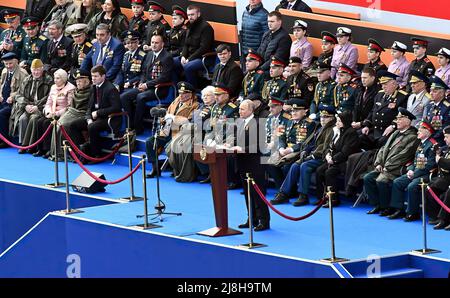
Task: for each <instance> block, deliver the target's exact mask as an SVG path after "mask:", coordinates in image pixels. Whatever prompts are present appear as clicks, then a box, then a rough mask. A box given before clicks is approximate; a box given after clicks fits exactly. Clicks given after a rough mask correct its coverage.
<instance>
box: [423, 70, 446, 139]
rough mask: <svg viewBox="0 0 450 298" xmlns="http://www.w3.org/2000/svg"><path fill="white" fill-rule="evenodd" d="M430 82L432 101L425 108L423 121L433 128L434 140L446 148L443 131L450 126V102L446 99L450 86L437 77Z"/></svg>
mask: <svg viewBox="0 0 450 298" xmlns="http://www.w3.org/2000/svg"><path fill="white" fill-rule="evenodd" d="M430 82H431V87H430V95H431V99H430V102H429V103H428V105H427V106H426V107H425V114H424V117H423V119H424V120H426V121H427V122H429V123H431V125H432V126H433V129H434V131H435V133H434V134H433V138H434V139H435V140H436V141H437V142H438V143H439V145H441V146H445V142H444V135H443V132H442V129H443V128H444V127H446V126H447V125H449V124H450V102H449V101H448V100H447V99H446V98H445V94H446V93H447V92H448V90H449V86H447V84H445V83H444V81H442V80H441V79H440V78H438V77H436V76H431V77H430Z"/></svg>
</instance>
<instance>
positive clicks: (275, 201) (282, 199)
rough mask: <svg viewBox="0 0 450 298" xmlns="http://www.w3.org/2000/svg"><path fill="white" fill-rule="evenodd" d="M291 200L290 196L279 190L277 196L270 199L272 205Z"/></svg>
mask: <svg viewBox="0 0 450 298" xmlns="http://www.w3.org/2000/svg"><path fill="white" fill-rule="evenodd" d="M286 202H289V198H288V197H287V195H286V194H284V193H282V192H279V193H277V194H276V195H275V198H274V199H273V200H270V203H271V204H272V205H279V204H283V203H286Z"/></svg>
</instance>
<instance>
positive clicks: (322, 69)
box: [310, 63, 337, 114]
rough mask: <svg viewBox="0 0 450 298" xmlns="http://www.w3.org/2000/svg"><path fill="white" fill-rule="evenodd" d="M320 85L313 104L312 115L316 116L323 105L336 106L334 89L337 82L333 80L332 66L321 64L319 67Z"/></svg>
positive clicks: (316, 90)
mask: <svg viewBox="0 0 450 298" xmlns="http://www.w3.org/2000/svg"><path fill="white" fill-rule="evenodd" d="M316 70H317V79H318V81H319V82H318V83H317V85H316V88H315V91H314V99H313V101H312V102H311V106H310V113H311V114H316V113H317V112H318V107H319V106H320V105H321V104H324V105H327V106H330V105H332V106H334V99H333V95H334V88H335V87H336V84H337V83H336V81H335V80H333V79H332V78H331V65H329V64H326V63H320V64H318V65H317V68H316Z"/></svg>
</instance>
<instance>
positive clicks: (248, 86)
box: [238, 49, 264, 101]
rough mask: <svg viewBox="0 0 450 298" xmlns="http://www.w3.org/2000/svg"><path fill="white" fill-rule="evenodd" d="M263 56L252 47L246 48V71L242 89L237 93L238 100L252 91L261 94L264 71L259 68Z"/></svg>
mask: <svg viewBox="0 0 450 298" xmlns="http://www.w3.org/2000/svg"><path fill="white" fill-rule="evenodd" d="M262 61H263V57H262V56H261V55H260V54H259V53H257V52H255V51H254V50H253V49H248V54H247V57H246V58H245V69H246V70H247V72H246V73H245V75H244V79H243V80H242V89H241V92H240V93H239V98H238V101H242V100H243V99H244V98H247V97H248V96H249V95H250V94H252V93H257V94H261V90H262V88H263V85H264V71H262V70H260V69H259V66H260V65H261V63H262Z"/></svg>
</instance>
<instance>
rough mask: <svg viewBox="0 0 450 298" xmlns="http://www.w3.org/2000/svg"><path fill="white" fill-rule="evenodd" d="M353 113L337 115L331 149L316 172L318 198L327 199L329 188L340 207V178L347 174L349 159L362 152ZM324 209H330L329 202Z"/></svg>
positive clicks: (334, 201)
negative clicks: (353, 124) (341, 175)
mask: <svg viewBox="0 0 450 298" xmlns="http://www.w3.org/2000/svg"><path fill="white" fill-rule="evenodd" d="M351 124H352V113H351V111H344V112H342V113H339V114H337V116H336V126H335V127H334V128H333V140H332V141H331V144H330V148H329V149H328V150H327V151H325V158H324V161H325V163H323V164H322V165H321V166H319V167H318V168H317V171H316V188H317V198H319V199H320V198H323V197H325V194H326V192H327V191H328V187H330V190H331V191H332V192H334V195H333V196H332V205H333V207H334V206H338V205H339V204H340V200H339V193H338V192H339V188H338V176H339V174H341V173H345V167H346V163H347V159H348V157H349V156H350V155H351V154H353V153H356V152H358V151H359V150H360V148H359V138H358V133H357V132H356V130H355V129H354V128H352V125H351ZM324 207H329V205H328V201H327V202H325V205H324Z"/></svg>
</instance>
